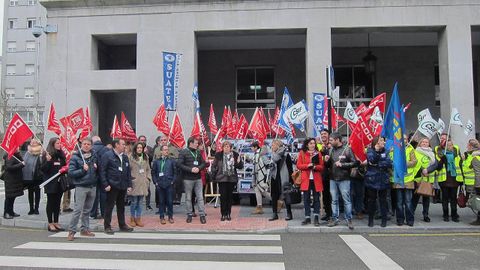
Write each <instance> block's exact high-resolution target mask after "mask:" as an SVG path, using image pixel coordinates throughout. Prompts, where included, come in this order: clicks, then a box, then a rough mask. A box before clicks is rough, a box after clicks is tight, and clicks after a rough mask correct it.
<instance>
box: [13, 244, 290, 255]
mask: <svg viewBox="0 0 480 270" xmlns="http://www.w3.org/2000/svg"><path fill="white" fill-rule="evenodd" d="M15 248H16V249H37V250H38V249H40V250H81V251H117V252H152V253H197V254H198V253H202V254H203V253H219V254H283V249H282V247H281V246H222V245H216V246H206V245H145V244H97V243H59V242H28V243H26V244H23V245H19V246H16V247H15Z"/></svg>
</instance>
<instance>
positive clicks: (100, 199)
mask: <svg viewBox="0 0 480 270" xmlns="http://www.w3.org/2000/svg"><path fill="white" fill-rule="evenodd" d="M92 142H93V146H92V151H93V153H94V154H95V156H96V159H97V166H98V167H100V166H101V165H100V162H101V160H102V156H103V154H105V152H107V151H109V148H108V147H106V146H104V145H103V143H102V140H101V139H100V137H98V136H93V137H92ZM106 201H107V193H106V192H105V190H104V189H103V188H102V183H101V181H98V184H97V194H96V195H95V201H93V206H92V211H91V212H90V217H92V218H94V219H103V217H104V216H105V204H106ZM99 206H100V215H98V207H99Z"/></svg>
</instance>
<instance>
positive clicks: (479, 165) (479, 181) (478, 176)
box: [472, 151, 480, 188]
mask: <svg viewBox="0 0 480 270" xmlns="http://www.w3.org/2000/svg"><path fill="white" fill-rule="evenodd" d="M472 156H473V157H474V158H473V160H472V169H473V172H474V173H475V185H474V186H475V187H476V188H480V159H478V158H476V157H478V156H480V151H473V152H472Z"/></svg>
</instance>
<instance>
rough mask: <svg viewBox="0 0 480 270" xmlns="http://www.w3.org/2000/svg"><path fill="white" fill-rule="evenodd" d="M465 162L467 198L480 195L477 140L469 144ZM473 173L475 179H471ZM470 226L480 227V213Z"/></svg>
mask: <svg viewBox="0 0 480 270" xmlns="http://www.w3.org/2000/svg"><path fill="white" fill-rule="evenodd" d="M467 147H468V149H467V153H466V154H465V161H464V162H463V164H464V165H463V174H464V176H465V185H466V188H467V198H470V196H472V195H473V194H476V195H480V144H479V142H478V141H477V140H475V139H470V140H469V142H468V146H467ZM471 172H473V175H474V179H473V181H472V179H471V178H470V176H471V175H472V174H471ZM470 225H474V226H480V211H479V212H478V213H477V219H476V220H474V221H473V222H470Z"/></svg>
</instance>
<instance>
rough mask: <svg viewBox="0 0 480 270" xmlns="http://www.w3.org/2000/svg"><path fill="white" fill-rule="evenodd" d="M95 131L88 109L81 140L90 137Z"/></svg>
mask: <svg viewBox="0 0 480 270" xmlns="http://www.w3.org/2000/svg"><path fill="white" fill-rule="evenodd" d="M92 130H93V124H92V119H91V118H90V112H89V111H88V107H87V108H86V109H85V117H84V118H83V128H82V132H81V133H80V140H83V139H84V138H86V137H88V136H89V135H90V133H91V132H92Z"/></svg>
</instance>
